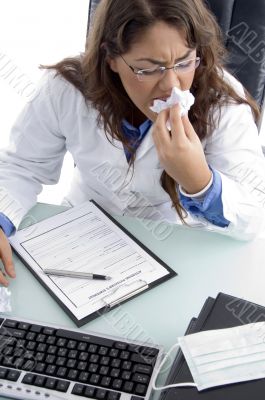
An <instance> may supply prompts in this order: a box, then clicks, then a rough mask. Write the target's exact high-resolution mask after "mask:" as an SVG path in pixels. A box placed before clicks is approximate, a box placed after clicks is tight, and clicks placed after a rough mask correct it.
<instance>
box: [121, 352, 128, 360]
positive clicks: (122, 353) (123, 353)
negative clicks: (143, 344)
mask: <svg viewBox="0 0 265 400" xmlns="http://www.w3.org/2000/svg"><path fill="white" fill-rule="evenodd" d="M129 356H130V353H129V352H128V351H124V350H123V351H121V354H120V358H121V359H122V360H128V358H129Z"/></svg>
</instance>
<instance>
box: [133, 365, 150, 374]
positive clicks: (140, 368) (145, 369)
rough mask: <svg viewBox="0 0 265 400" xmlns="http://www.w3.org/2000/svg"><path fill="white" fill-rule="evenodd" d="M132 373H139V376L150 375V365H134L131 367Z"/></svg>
mask: <svg viewBox="0 0 265 400" xmlns="http://www.w3.org/2000/svg"><path fill="white" fill-rule="evenodd" d="M133 372H139V373H140V374H146V375H151V374H152V367H151V366H150V365H143V364H136V365H135V366H134V367H133Z"/></svg>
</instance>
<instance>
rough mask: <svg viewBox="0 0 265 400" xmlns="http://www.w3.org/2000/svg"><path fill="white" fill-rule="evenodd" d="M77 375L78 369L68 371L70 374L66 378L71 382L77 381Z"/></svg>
mask: <svg viewBox="0 0 265 400" xmlns="http://www.w3.org/2000/svg"><path fill="white" fill-rule="evenodd" d="M77 375H78V371H77V370H76V369H70V370H69V371H68V374H67V377H66V378H67V379H70V380H71V381H75V380H76V378H77Z"/></svg>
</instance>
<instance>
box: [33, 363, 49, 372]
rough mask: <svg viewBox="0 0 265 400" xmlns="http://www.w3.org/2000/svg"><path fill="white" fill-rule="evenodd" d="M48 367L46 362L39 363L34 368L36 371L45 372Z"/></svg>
mask: <svg viewBox="0 0 265 400" xmlns="http://www.w3.org/2000/svg"><path fill="white" fill-rule="evenodd" d="M45 368H46V364H44V363H37V364H36V366H35V368H34V372H44V371H45Z"/></svg>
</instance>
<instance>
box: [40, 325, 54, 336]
mask: <svg viewBox="0 0 265 400" xmlns="http://www.w3.org/2000/svg"><path fill="white" fill-rule="evenodd" d="M42 332H43V333H44V335H49V336H50V335H54V333H55V329H54V328H50V327H48V326H46V327H45V328H43V330H42Z"/></svg>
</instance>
